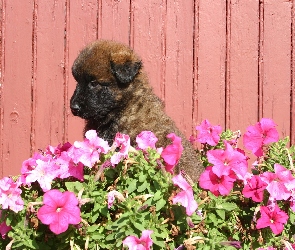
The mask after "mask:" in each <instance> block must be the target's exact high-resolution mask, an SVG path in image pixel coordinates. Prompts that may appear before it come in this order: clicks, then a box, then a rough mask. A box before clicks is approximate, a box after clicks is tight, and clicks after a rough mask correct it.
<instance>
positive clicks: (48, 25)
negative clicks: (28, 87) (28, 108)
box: [33, 1, 66, 150]
mask: <svg viewBox="0 0 295 250" xmlns="http://www.w3.org/2000/svg"><path fill="white" fill-rule="evenodd" d="M65 11H66V9H65V1H58V2H57V1H40V2H39V3H38V7H37V23H36V31H35V37H36V39H35V41H34V42H35V43H36V44H35V46H36V54H35V57H36V66H35V69H34V70H35V72H34V75H35V82H34V90H33V91H34V108H35V110H34V113H33V116H34V118H33V119H34V124H33V126H34V130H35V133H34V141H33V143H34V144H35V150H37V149H44V148H45V147H46V146H47V145H48V144H51V145H58V144H59V143H62V142H63V141H64V105H65V103H64V30H65V19H64V16H65ZM40 110H42V112H40Z"/></svg>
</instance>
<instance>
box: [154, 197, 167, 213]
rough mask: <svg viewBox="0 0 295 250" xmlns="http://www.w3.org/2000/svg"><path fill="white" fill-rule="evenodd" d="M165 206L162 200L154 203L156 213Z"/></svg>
mask: <svg viewBox="0 0 295 250" xmlns="http://www.w3.org/2000/svg"><path fill="white" fill-rule="evenodd" d="M165 205H166V201H165V200H164V199H161V200H158V201H157V203H156V211H159V210H160V209H161V208H162V207H164V206H165Z"/></svg>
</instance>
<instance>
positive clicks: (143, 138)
mask: <svg viewBox="0 0 295 250" xmlns="http://www.w3.org/2000/svg"><path fill="white" fill-rule="evenodd" d="M157 141H158V138H157V137H156V136H155V134H154V133H153V132H151V131H142V132H141V133H140V134H139V135H138V136H137V137H136V142H137V145H138V148H140V149H142V150H144V149H147V148H149V147H150V148H154V149H155V148H156V142H157Z"/></svg>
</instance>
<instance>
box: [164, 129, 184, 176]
mask: <svg viewBox="0 0 295 250" xmlns="http://www.w3.org/2000/svg"><path fill="white" fill-rule="evenodd" d="M167 138H169V139H171V140H172V144H171V145H168V146H167V147H166V148H164V149H163V151H162V153H161V157H162V158H163V159H164V161H165V163H166V164H165V169H166V171H167V172H169V173H171V174H173V169H174V167H175V166H176V164H177V163H178V161H179V159H180V157H181V154H182V151H183V147H182V145H181V138H180V137H178V136H176V135H175V134H174V133H171V134H169V135H167Z"/></svg>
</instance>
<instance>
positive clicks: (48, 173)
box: [25, 158, 59, 192]
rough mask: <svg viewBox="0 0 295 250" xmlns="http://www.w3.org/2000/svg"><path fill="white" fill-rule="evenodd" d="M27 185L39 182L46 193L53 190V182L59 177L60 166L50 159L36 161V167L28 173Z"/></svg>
mask: <svg viewBox="0 0 295 250" xmlns="http://www.w3.org/2000/svg"><path fill="white" fill-rule="evenodd" d="M26 175H27V176H26V178H25V180H26V184H30V183H32V182H35V181H37V182H38V183H39V185H40V187H41V188H42V190H43V191H44V192H46V191H48V190H50V189H51V183H52V181H53V180H54V179H55V178H56V177H58V175H59V172H58V166H57V165H56V164H55V163H54V161H53V160H52V159H50V158H47V161H43V160H40V159H38V160H36V166H35V167H34V168H33V169H32V170H30V171H28V172H27V173H26Z"/></svg>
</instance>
